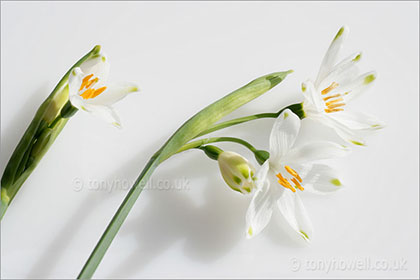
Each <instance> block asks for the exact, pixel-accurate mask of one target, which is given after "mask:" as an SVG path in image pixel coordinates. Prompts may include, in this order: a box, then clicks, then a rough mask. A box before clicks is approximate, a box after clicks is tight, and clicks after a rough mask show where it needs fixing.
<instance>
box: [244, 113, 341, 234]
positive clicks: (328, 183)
mask: <svg viewBox="0 0 420 280" xmlns="http://www.w3.org/2000/svg"><path fill="white" fill-rule="evenodd" d="M299 130H300V119H299V117H298V116H297V115H295V114H294V113H293V112H292V111H290V110H288V109H287V110H285V111H284V112H283V113H282V114H280V116H279V117H278V118H277V119H276V121H275V123H274V125H273V129H272V131H271V135H270V149H269V151H270V157H269V159H268V160H267V161H266V162H265V163H264V164H263V165H262V167H261V169H260V170H259V171H258V173H257V181H256V192H255V194H254V197H253V199H252V201H251V204H250V206H249V208H248V211H247V214H246V223H247V230H246V232H247V237H248V238H251V237H253V236H255V235H257V234H258V233H259V232H261V231H262V230H263V229H264V228H265V226H266V225H267V224H268V222H269V221H270V219H271V216H272V213H273V210H274V209H276V208H277V209H279V211H280V213H281V214H282V215H283V217H284V218H285V221H286V222H287V224H288V225H289V226H290V228H291V229H292V231H291V232H293V233H296V235H297V236H298V237H301V238H303V239H304V240H306V241H310V240H311V237H312V225H311V222H310V220H309V218H308V215H307V213H306V210H305V208H304V206H303V204H302V201H301V199H300V197H299V192H301V191H304V190H305V191H312V192H315V193H328V192H332V191H335V190H338V189H340V187H341V182H340V180H339V179H337V177H336V176H335V174H334V173H335V172H334V170H332V169H331V168H330V167H329V166H327V165H324V164H312V162H313V161H316V160H321V159H327V158H331V157H336V156H343V155H345V154H347V152H348V151H349V150H348V149H347V148H346V147H344V146H341V145H338V144H335V143H332V142H313V143H309V144H306V145H304V146H301V147H295V145H294V144H295V140H296V138H297V135H298V133H299Z"/></svg>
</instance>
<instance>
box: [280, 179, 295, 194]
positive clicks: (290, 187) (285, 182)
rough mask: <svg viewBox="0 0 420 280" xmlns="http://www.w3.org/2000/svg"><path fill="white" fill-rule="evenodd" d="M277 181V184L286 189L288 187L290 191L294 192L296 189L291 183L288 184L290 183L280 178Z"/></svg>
mask: <svg viewBox="0 0 420 280" xmlns="http://www.w3.org/2000/svg"><path fill="white" fill-rule="evenodd" d="M278 182H279V184H280V185H282V186H283V187H285V188H286V189H289V190H291V191H292V192H296V190H295V189H294V188H293V187H292V185H290V183H289V182H287V181H282V180H279V181H278Z"/></svg>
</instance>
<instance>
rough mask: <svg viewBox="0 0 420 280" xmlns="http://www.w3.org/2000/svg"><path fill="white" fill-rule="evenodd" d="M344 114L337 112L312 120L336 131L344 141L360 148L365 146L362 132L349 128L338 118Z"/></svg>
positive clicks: (318, 116)
mask: <svg viewBox="0 0 420 280" xmlns="http://www.w3.org/2000/svg"><path fill="white" fill-rule="evenodd" d="M341 113H342V112H336V113H331V114H328V115H327V114H324V115H322V116H321V115H317V116H311V118H313V119H316V120H317V121H320V122H321V123H322V124H324V125H327V126H329V127H331V128H332V129H334V130H335V132H336V133H337V135H338V136H340V137H341V138H342V139H343V140H345V141H347V142H349V143H352V144H354V145H358V146H365V141H364V140H363V139H362V137H361V135H360V131H358V130H354V129H351V128H349V127H348V126H347V125H345V124H344V123H341V122H340V121H339V120H338V119H337V118H336V116H338V115H339V114H341Z"/></svg>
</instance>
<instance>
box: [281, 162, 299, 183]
mask: <svg viewBox="0 0 420 280" xmlns="http://www.w3.org/2000/svg"><path fill="white" fill-rule="evenodd" d="M284 169H286V171H287V172H289V173H290V175H292V176H293V177H295V178H296V179H298V180H299V182H302V178H300V176H299V174H298V173H297V172H296V171H295V170H293V169H292V168H291V167H290V166H288V165H286V166H285V167H284Z"/></svg>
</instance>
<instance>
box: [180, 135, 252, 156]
mask: <svg viewBox="0 0 420 280" xmlns="http://www.w3.org/2000/svg"><path fill="white" fill-rule="evenodd" d="M216 142H234V143H238V144H241V145H243V146H245V147H246V148H248V149H249V150H250V151H251V152H253V153H255V152H256V151H257V149H255V147H254V146H252V145H251V144H250V143H249V142H247V141H245V140H242V139H240V138H236V137H212V138H206V139H200V140H196V141H193V142H190V143H188V144H185V145H184V146H182V147H181V148H180V149H179V150H178V151H177V153H181V152H183V151H186V150H190V149H194V148H199V147H200V146H203V145H206V144H210V143H216Z"/></svg>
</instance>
